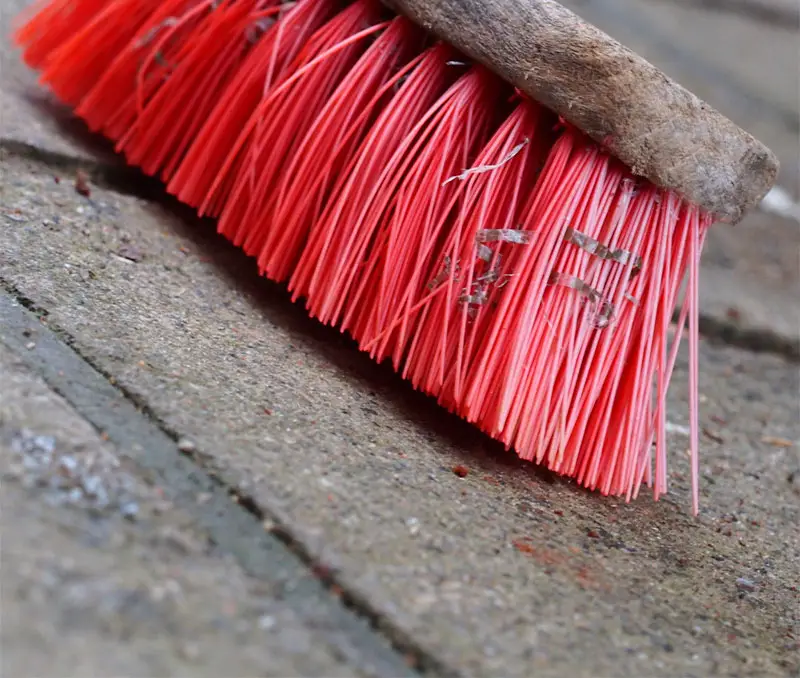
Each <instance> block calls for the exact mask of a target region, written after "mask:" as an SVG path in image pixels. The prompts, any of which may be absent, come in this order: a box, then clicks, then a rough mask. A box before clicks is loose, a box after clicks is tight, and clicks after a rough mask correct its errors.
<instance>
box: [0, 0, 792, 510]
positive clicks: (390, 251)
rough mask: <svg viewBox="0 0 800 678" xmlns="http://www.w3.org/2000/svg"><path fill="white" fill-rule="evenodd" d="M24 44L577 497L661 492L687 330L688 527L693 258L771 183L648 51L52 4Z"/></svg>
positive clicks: (514, 11)
mask: <svg viewBox="0 0 800 678" xmlns="http://www.w3.org/2000/svg"><path fill="white" fill-rule="evenodd" d="M14 37H15V40H16V42H17V44H18V45H20V46H22V48H23V58H24V59H25V61H26V62H27V64H29V65H30V66H31V67H32V68H34V69H37V70H38V71H40V74H41V82H42V83H44V84H45V85H46V86H48V87H49V88H50V89H51V90H52V91H53V92H54V93H55V95H56V96H57V97H58V98H60V99H61V100H62V101H63V102H65V103H66V104H68V105H69V106H71V107H73V108H74V110H75V112H76V114H77V115H78V116H80V117H81V118H82V119H83V120H84V121H85V122H86V123H87V124H88V126H89V127H90V128H91V129H92V130H94V131H96V132H99V133H102V134H103V135H105V136H106V137H108V138H109V139H111V140H112V141H113V142H114V143H115V145H116V149H117V151H118V152H120V153H122V154H124V156H125V158H126V159H127V161H128V162H129V163H130V164H132V165H136V166H138V167H140V168H141V169H142V170H143V171H144V172H146V173H147V174H149V175H154V176H158V177H160V178H161V179H162V180H163V182H164V183H165V184H166V186H167V190H168V191H169V192H170V193H171V194H173V195H175V196H177V197H178V198H179V199H180V200H181V201H183V202H185V203H187V204H189V205H191V206H193V207H194V208H196V209H197V211H198V212H199V213H200V214H201V215H209V216H213V217H216V218H218V228H219V231H220V233H222V234H223V235H224V236H225V237H227V238H228V239H230V240H231V241H232V242H233V243H234V244H236V245H237V246H239V247H241V248H242V249H243V250H244V251H245V252H246V253H247V254H248V255H250V256H252V257H254V258H255V259H256V260H257V262H258V266H259V269H260V271H261V272H262V274H264V275H266V276H268V277H269V278H271V279H273V280H276V281H283V282H286V283H287V284H288V288H289V290H290V291H291V293H292V296H293V299H295V300H296V299H300V298H302V299H304V300H305V303H306V306H307V309H308V311H309V313H310V314H311V315H312V316H314V317H316V318H318V319H319V320H320V321H321V322H323V323H327V324H332V325H336V326H338V327H339V328H340V329H341V331H343V332H345V331H346V332H348V333H349V334H351V335H352V336H353V337H354V338H355V340H356V341H357V342H358V345H359V346H360V348H361V349H362V350H364V351H367V352H369V354H370V355H371V356H372V357H373V358H374V359H375V360H376V361H384V360H390V361H391V363H392V365H393V366H394V368H395V369H396V370H397V371H398V372H400V373H401V374H402V375H403V377H405V378H406V379H408V380H410V381H411V383H412V384H413V386H414V387H415V388H417V389H420V390H422V391H424V392H425V393H427V394H430V395H432V396H434V397H435V398H436V399H437V400H438V402H439V403H440V404H441V405H443V406H444V407H446V408H447V409H449V410H450V411H452V412H455V413H457V414H458V415H460V416H461V417H463V418H465V419H467V420H468V421H470V422H473V423H474V424H475V425H476V426H477V427H479V428H480V429H482V430H483V431H485V432H486V433H488V434H489V435H491V436H492V437H494V438H495V439H497V440H499V441H502V443H504V444H505V445H506V447H508V448H513V449H514V450H515V451H516V452H517V454H518V455H519V456H520V457H522V458H523V459H526V460H531V461H534V462H536V463H539V464H544V465H546V466H547V467H548V468H550V469H552V470H553V471H555V472H556V473H559V474H563V475H566V476H569V477H572V478H574V479H575V480H576V481H577V482H579V483H580V484H582V485H583V486H586V487H588V488H591V489H597V490H599V491H600V492H602V493H603V494H606V495H609V494H611V495H617V496H624V497H625V499H626V500H628V501H629V500H631V499H632V498H635V497H636V496H637V495H638V493H639V491H640V489H641V487H642V484H643V483H644V484H646V485H647V486H648V487H651V488H652V491H653V495H654V497H655V498H656V499H658V497H659V496H660V495H662V494H663V493H664V492H666V491H667V445H666V394H667V388H668V385H669V381H670V376H671V374H672V371H673V367H674V365H675V361H676V356H677V351H678V346H679V343H680V338H681V336H682V335H683V333H684V329H685V327H686V325H687V323H688V335H689V387H690V393H689V409H690V429H691V448H690V449H691V470H692V508H693V511H694V513H697V510H698V485H697V475H698V390H697V389H698V385H697V380H698V265H699V264H698V260H699V257H700V251H701V248H702V244H703V240H704V238H705V234H706V232H707V229H708V228H709V227H710V226H711V225H712V223H714V222H716V221H727V222H730V223H735V222H737V221H739V220H740V219H741V217H742V215H743V214H744V213H745V212H746V211H747V210H748V209H749V208H751V207H753V206H754V205H755V204H756V203H757V202H758V201H760V199H761V198H762V197H763V196H764V195H765V193H766V192H767V191H768V190H769V188H770V187H771V186H772V183H773V181H774V179H775V176H776V174H777V169H778V167H777V160H776V159H775V157H774V155H773V154H772V153H771V152H770V151H769V150H768V149H766V148H765V147H764V146H762V145H761V144H760V143H759V142H758V141H756V140H755V139H754V138H753V137H751V136H750V135H749V134H747V133H746V132H744V131H742V130H740V129H739V128H738V127H736V126H735V125H734V124H733V123H731V122H730V121H728V120H727V119H725V118H724V117H722V116H721V115H720V114H719V113H717V112H716V111H714V110H713V109H711V108H710V107H709V106H708V105H707V104H705V103H703V102H702V101H700V100H699V99H697V98H696V97H695V96H694V95H692V94H691V93H690V92H688V91H686V90H685V89H683V88H682V87H681V86H679V85H678V84H676V83H674V82H673V81H671V80H670V79H668V78H667V77H666V76H664V75H663V74H662V73H661V72H659V71H658V70H657V69H656V68H654V67H653V66H652V65H650V64H649V63H647V62H646V61H645V60H643V59H642V58H640V57H639V56H637V55H636V54H634V53H633V52H631V51H629V50H628V49H626V48H625V47H623V46H621V45H620V44H618V43H617V42H615V41H614V40H612V39H611V38H609V37H608V36H607V35H605V34H603V33H602V32H600V31H599V30H597V29H596V28H594V27H593V26H591V25H589V24H587V23H585V22H583V21H582V20H581V19H580V18H578V17H577V16H575V15H574V14H572V13H571V12H569V11H568V10H566V9H564V8H563V7H562V6H560V5H559V4H557V3H556V2H553V1H552V0H536V1H534V0H388V1H387V2H386V3H385V4H381V3H380V2H378V0H349V1H348V0H297V1H296V2H294V1H292V2H281V1H280V0H43V1H42V0H40V2H38V3H37V4H36V5H34V7H33V8H32V10H30V12H29V13H27V14H26V15H24V17H23V21H22V22H21V23H20V24H19V26H18V28H17V30H16V33H15V36H14ZM687 275H688V284H687V286H686V294H685V295H684V296H683V300H682V301H680V289H681V286H682V284H683V281H684V280H685V278H686V277H687ZM675 315H677V320H676V321H675V322H674V323H673V319H674V317H675Z"/></svg>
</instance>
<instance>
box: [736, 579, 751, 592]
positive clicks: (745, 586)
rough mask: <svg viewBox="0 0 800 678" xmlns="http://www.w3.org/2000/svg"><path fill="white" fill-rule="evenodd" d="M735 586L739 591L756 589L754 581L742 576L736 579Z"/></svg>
mask: <svg viewBox="0 0 800 678" xmlns="http://www.w3.org/2000/svg"><path fill="white" fill-rule="evenodd" d="M736 588H737V589H739V590H740V591H755V590H756V583H755V582H754V581H753V580H752V579H745V578H744V577H739V578H738V579H737V580H736Z"/></svg>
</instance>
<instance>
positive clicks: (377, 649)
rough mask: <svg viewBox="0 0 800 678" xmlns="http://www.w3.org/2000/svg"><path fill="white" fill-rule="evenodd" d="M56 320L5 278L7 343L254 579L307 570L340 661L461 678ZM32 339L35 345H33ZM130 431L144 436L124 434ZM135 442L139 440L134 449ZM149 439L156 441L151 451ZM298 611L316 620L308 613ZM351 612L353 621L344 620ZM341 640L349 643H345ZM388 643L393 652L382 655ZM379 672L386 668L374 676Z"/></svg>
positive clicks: (1, 334) (2, 314)
mask: <svg viewBox="0 0 800 678" xmlns="http://www.w3.org/2000/svg"><path fill="white" fill-rule="evenodd" d="M48 315H49V313H48V311H47V309H45V308H42V307H39V306H38V305H37V304H36V303H35V302H34V301H33V300H31V299H29V298H28V297H26V296H25V295H23V294H22V293H20V292H19V291H18V290H17V289H15V288H14V286H13V285H11V284H10V283H8V282H7V281H5V280H4V279H3V278H2V277H0V341H2V342H3V343H4V344H6V345H7V346H8V347H9V348H10V349H11V350H12V351H13V352H14V353H15V355H17V356H18V357H19V359H20V360H21V361H22V362H23V363H24V364H25V365H26V366H27V367H28V368H29V369H31V370H32V371H33V372H34V373H36V374H38V375H39V376H40V377H41V378H42V379H43V380H44V381H45V383H46V384H47V385H48V387H49V388H51V389H52V390H53V391H54V392H55V393H57V394H58V395H59V396H61V397H62V398H64V399H65V400H66V401H67V402H68V403H69V404H70V406H71V407H73V409H74V410H75V411H76V412H77V413H78V414H79V415H80V416H81V417H83V418H84V419H85V420H86V421H87V422H89V423H90V424H91V425H92V427H93V428H94V429H95V430H97V431H98V433H100V434H105V435H107V436H108V438H109V440H110V441H111V442H112V443H114V444H116V445H117V446H118V447H119V448H120V450H121V451H123V452H125V453H126V455H127V456H128V458H129V459H130V460H131V461H132V462H134V463H135V464H137V465H138V466H139V467H140V468H142V469H143V470H148V471H152V472H154V473H155V474H156V475H157V476H158V477H159V479H160V480H161V481H162V485H163V489H164V491H165V492H166V493H168V494H170V493H171V494H172V495H173V496H171V497H168V498H169V499H170V500H174V501H175V503H176V504H179V505H183V508H185V509H186V510H188V511H189V512H190V513H191V514H192V516H193V517H194V518H195V519H196V520H197V521H198V524H199V525H200V526H201V527H203V529H205V530H206V532H207V533H208V534H209V537H210V538H211V539H212V540H213V542H214V544H215V545H216V546H217V547H218V548H220V549H221V550H222V551H224V552H228V553H231V554H232V555H233V556H234V558H235V559H236V561H237V562H238V563H239V564H240V566H241V567H242V568H243V569H244V570H245V571H246V572H248V573H249V574H250V575H251V576H254V577H255V578H259V579H264V578H274V577H275V576H276V575H275V574H274V572H275V571H276V570H280V568H275V566H274V563H273V562H272V561H274V560H275V559H276V558H277V559H279V560H280V561H281V562H282V564H283V566H284V569H286V567H287V563H288V566H289V567H290V566H291V564H292V561H294V562H295V564H296V565H295V567H302V568H303V569H304V570H305V571H306V572H307V573H308V575H309V577H310V578H311V579H312V580H313V583H316V585H317V586H318V587H319V589H320V592H321V594H322V595H324V602H325V603H326V605H327V606H328V608H330V609H327V610H326V614H327V616H333V617H334V619H333V620H332V622H333V623H332V624H331V625H330V628H332V629H336V633H335V634H334V635H335V637H334V638H332V639H331V638H328V640H330V645H331V650H332V651H334V653H335V654H338V655H339V658H340V659H343V660H345V661H346V662H347V663H349V664H350V665H351V666H355V667H356V668H358V669H361V670H366V671H367V673H371V674H372V675H375V676H376V678H384V677H385V676H391V678H400V677H401V676H408V678H413V676H420V675H430V676H442V677H443V678H458V676H459V672H458V671H456V670H455V669H453V668H452V667H449V666H447V665H445V664H444V663H443V662H442V661H441V660H440V659H438V658H437V657H436V656H435V655H434V654H433V653H432V652H431V651H429V650H427V649H425V648H423V647H421V646H420V644H419V643H418V642H417V641H416V640H415V639H414V638H413V637H411V635H410V634H409V633H408V632H406V631H405V630H403V629H401V628H398V627H397V626H395V625H394V624H393V623H392V621H391V620H390V619H389V617H388V615H387V614H385V613H384V612H383V611H381V610H380V609H378V608H377V607H376V606H375V605H374V604H373V603H372V602H371V601H370V600H369V599H368V597H367V596H366V595H364V594H362V593H361V592H358V591H354V590H353V589H352V588H351V587H349V586H348V585H347V584H346V583H344V582H343V581H342V580H341V578H340V577H339V576H337V574H336V572H335V571H333V570H332V569H330V568H329V567H328V566H327V565H326V564H325V563H324V562H321V561H320V560H319V559H318V558H316V557H315V556H314V555H313V554H312V553H311V550H310V549H309V548H307V547H306V545H305V544H304V543H303V542H302V540H301V539H300V538H299V537H297V536H296V535H295V534H294V532H293V530H292V528H291V526H290V525H289V524H288V522H287V521H286V520H285V519H284V518H282V517H281V516H279V515H278V514H277V513H276V512H274V511H270V510H269V508H268V507H264V506H262V505H261V504H259V503H258V502H257V501H256V500H255V499H254V498H253V497H252V496H250V495H249V494H247V493H246V492H242V491H240V490H239V489H238V488H237V487H236V485H235V483H231V482H229V481H228V480H227V479H226V478H225V477H224V475H221V474H220V473H219V472H218V471H216V470H215V469H213V468H211V466H212V464H210V463H208V462H209V461H210V460H211V459H213V458H212V457H210V456H208V457H206V455H204V454H202V452H200V453H193V454H184V453H181V452H180V451H179V450H178V447H177V442H178V440H179V438H180V437H182V436H180V434H179V433H178V432H177V431H176V430H174V429H173V428H172V427H170V426H169V425H167V424H166V422H164V421H162V420H161V419H160V418H159V417H158V416H157V414H156V413H155V412H153V411H152V409H151V408H150V407H149V405H148V404H147V402H146V401H145V400H144V399H143V398H141V397H140V396H138V395H137V394H135V393H131V392H130V391H129V390H128V389H126V388H125V387H124V386H122V385H120V384H119V383H116V382H114V381H112V380H113V379H114V377H113V375H111V374H108V373H107V372H106V371H105V370H103V369H102V368H100V367H99V366H98V365H96V364H95V363H94V361H92V360H91V359H90V358H88V357H87V356H85V355H84V354H82V353H81V351H80V349H79V348H78V347H77V345H76V342H75V339H74V338H73V337H72V336H71V335H70V334H69V333H67V332H66V331H64V330H63V329H61V328H59V327H57V326H55V327H54V326H51V325H50V323H47V324H44V323H43V322H42V319H43V318H46V317H47V316H48ZM25 330H33V331H35V335H34V336H30V337H26V336H25V335H24V334H23V332H24V331H25ZM31 342H32V343H34V344H36V346H35V347H33V348H29V346H30V343H31ZM86 400H88V401H89V402H88V403H87V402H85V401H86ZM115 422H116V423H115ZM126 425H127V426H126ZM131 426H132V427H133V428H134V429H136V430H135V431H133V432H132V433H130V432H126V430H125V429H126V428H128V427H131ZM131 439H133V440H136V441H138V442H133V443H132V442H131ZM147 439H149V440H150V443H151V444H149V445H148V444H146V440H147ZM137 448H138V449H137ZM132 449H133V450H135V452H133V453H132V452H131V450H132ZM172 467H174V469H176V470H173V468H172ZM180 485H184V486H185V487H183V488H182V487H180ZM197 494H211V495H212V499H211V500H209V501H207V502H205V503H204V504H203V505H202V506H198V504H197V502H196V501H194V499H195V498H196V496H197ZM212 514H213V516H214V517H213V518H212V517H210V516H211V515H212ZM231 523H234V529H231ZM281 551H282V552H281ZM265 565H266V567H265ZM313 583H312V584H309V586H307V588H308V589H309V590H308V591H304V592H300V593H298V594H296V597H297V599H298V600H297V603H298V607H299V606H302V604H303V602H304V601H307V600H308V598H309V597H314V596H315V595H316V596H317V597H319V595H320V593H319V592H315V591H314V587H313ZM285 599H286V600H287V601H288V602H289V603H291V602H292V601H293V600H294V597H292V595H291V594H287V595H286V596H285ZM298 612H299V613H300V614H301V616H303V617H304V618H306V619H307V618H308V615H306V614H305V613H303V612H302V610H298ZM347 615H351V616H352V617H353V618H354V619H351V620H348V619H345V618H344V617H346V616H347ZM311 621H312V623H314V622H315V623H316V625H320V626H322V627H323V628H328V625H326V624H324V622H323V623H322V624H319V622H320V620H319V619H316V618H311ZM361 627H363V628H361ZM342 634H343V635H344V637H341V638H340V637H339V636H342ZM370 635H371V636H373V637H372V638H370V637H369V636H370ZM354 636H356V637H355V638H354ZM381 640H383V641H385V643H386V645H388V646H389V647H387V648H384V643H382V642H381ZM336 641H339V643H338V646H337V642H336ZM354 646H355V651H356V653H357V654H358V655H359V656H362V655H364V654H366V655H367V657H366V659H367V660H369V661H371V662H372V663H371V664H368V665H367V666H366V667H365V666H359V665H358V663H357V662H355V661H354V659H353V648H354ZM362 664H363V661H362ZM373 665H377V666H379V667H381V670H380V671H378V672H377V673H376V672H375V670H374V669H373ZM387 670H389V671H390V672H391V673H388V674H387V673H386V671H387Z"/></svg>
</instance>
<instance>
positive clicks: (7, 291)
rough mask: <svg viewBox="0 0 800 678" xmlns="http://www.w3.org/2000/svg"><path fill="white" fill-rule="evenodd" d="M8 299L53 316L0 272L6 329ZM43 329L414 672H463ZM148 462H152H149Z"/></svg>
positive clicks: (67, 341) (67, 342)
mask: <svg viewBox="0 0 800 678" xmlns="http://www.w3.org/2000/svg"><path fill="white" fill-rule="evenodd" d="M3 297H5V298H6V303H5V304H3ZM9 305H17V306H20V307H22V309H24V310H25V311H27V312H28V314H30V315H33V316H35V318H36V320H39V321H42V320H47V318H48V316H49V313H48V311H47V309H45V308H42V307H40V306H39V305H37V304H36V303H35V302H34V301H33V300H32V299H30V298H28V297H27V296H25V295H24V294H22V293H21V292H20V291H19V290H18V289H16V288H15V286H14V285H12V284H11V283H9V282H8V281H6V280H5V279H3V278H2V276H0V321H2V322H0V327H3V328H4V329H6V330H7V331H11V330H12V329H13V324H14V323H13V322H11V321H9V318H8V315H9V314H8V312H7V309H6V311H5V312H4V308H3V307H4V306H6V307H8V306H9ZM32 320H33V319H32ZM38 331H39V334H40V335H42V334H50V335H51V336H52V338H53V340H54V341H56V342H58V343H59V344H61V345H63V346H65V350H67V351H70V352H72V353H73V354H74V355H75V356H76V358H77V359H78V360H80V362H81V363H83V364H84V365H86V366H88V368H90V369H91V371H92V372H94V373H95V375H96V376H95V378H96V379H98V380H100V379H102V381H103V382H105V383H107V384H110V385H111V386H112V387H113V389H114V390H115V391H116V392H117V394H118V395H119V396H121V398H122V399H124V400H125V401H127V402H128V403H129V405H132V406H133V408H135V410H136V412H137V413H138V414H139V415H140V416H141V417H142V418H143V419H145V420H146V422H147V423H149V424H150V425H151V426H153V427H155V428H156V429H158V432H160V433H161V434H162V435H164V436H166V437H167V438H169V440H170V441H172V442H173V443H174V444H175V448H174V449H175V453H176V455H179V456H180V457H181V458H182V459H185V460H186V461H187V463H189V464H191V466H193V467H194V469H195V470H194V471H193V475H200V476H201V477H202V483H201V484H203V485H206V486H210V487H213V488H216V489H217V490H218V491H220V492H223V493H224V494H225V495H226V496H227V498H228V501H229V502H230V505H229V506H228V507H227V508H226V511H231V510H233V511H237V510H238V511H240V512H242V513H245V514H247V516H249V518H250V519H251V521H252V522H253V523H256V524H258V525H260V526H261V527H262V529H263V532H264V534H265V535H266V536H269V537H272V538H274V539H275V540H276V541H278V542H280V543H281V544H282V545H283V546H284V547H285V548H286V549H287V550H288V551H289V552H290V553H291V554H292V555H293V556H294V557H295V558H296V559H297V560H298V561H299V562H300V563H301V564H302V565H303V566H305V567H306V568H307V569H308V570H309V572H310V573H312V574H313V576H314V578H315V579H316V580H317V581H318V582H319V583H320V584H321V586H322V587H323V588H324V589H325V590H326V592H327V593H328V594H330V595H331V597H332V598H333V599H336V600H338V601H339V602H340V603H341V605H342V606H343V607H344V608H345V609H346V610H348V611H349V612H351V613H352V614H353V615H355V616H356V617H357V618H359V619H361V620H362V621H363V622H365V623H366V624H367V625H368V626H369V628H371V629H372V630H373V631H374V632H375V633H377V634H378V635H379V636H382V637H383V638H385V639H386V641H388V643H389V645H390V646H391V648H392V650H393V651H394V652H395V653H397V655H398V656H399V657H401V658H402V662H403V663H405V664H406V665H407V666H408V667H409V670H410V671H411V672H412V674H413V675H424V676H437V677H439V676H441V677H442V678H458V676H460V674H459V672H458V671H456V670H455V669H453V668H452V667H449V666H447V665H445V664H444V663H443V662H442V661H441V660H439V659H438V658H437V657H436V656H434V655H433V654H432V653H430V652H429V651H428V650H426V649H424V648H422V647H420V646H419V644H418V643H417V642H416V641H415V640H414V639H413V638H412V637H411V636H410V634H408V633H407V632H406V631H404V630H402V629H400V628H397V627H396V626H395V625H394V624H392V622H391V621H390V620H389V619H388V618H387V617H386V615H385V614H384V613H383V612H381V611H380V610H378V609H376V607H375V606H374V605H373V604H372V602H371V601H370V600H369V599H368V597H367V596H365V595H362V594H360V593H359V592H357V591H353V590H352V588H350V587H348V586H347V585H346V584H345V583H344V582H343V581H342V580H341V578H340V577H339V576H338V574H337V571H336V568H334V567H330V566H329V565H327V564H326V563H324V562H322V561H321V560H320V559H319V558H317V557H315V556H314V555H313V554H312V552H311V550H310V549H309V548H308V547H307V546H306V545H305V544H304V543H303V541H302V540H301V539H300V538H298V536H297V535H296V534H295V531H294V530H292V528H291V526H290V525H289V523H288V521H287V520H286V519H285V518H284V517H282V516H280V515H279V514H278V513H276V512H274V511H271V510H269V509H268V508H265V507H264V506H262V505H261V504H259V503H258V502H257V501H256V500H255V499H254V498H253V497H252V496H250V495H249V494H248V493H246V492H244V491H242V490H241V489H239V488H238V487H237V486H236V483H233V482H230V480H229V479H226V478H225V474H224V472H220V471H219V470H217V469H215V468H214V467H213V466H214V465H213V457H212V456H210V455H207V454H204V453H203V452H202V451H201V450H198V449H196V448H194V446H191V448H189V447H183V449H181V447H182V446H181V445H180V441H181V439H182V437H183V436H182V435H181V434H180V433H179V432H178V431H176V430H175V429H173V428H172V427H170V426H169V425H167V424H166V423H165V422H164V421H162V420H161V419H160V418H159V417H158V416H157V415H156V413H155V412H154V411H153V410H152V409H151V408H150V406H149V405H148V403H147V402H146V401H145V400H144V399H143V398H142V397H141V396H139V395H138V394H136V393H133V392H131V391H130V390H129V389H127V388H125V387H124V386H123V385H121V384H119V383H118V382H117V381H116V379H115V378H114V376H113V375H112V374H110V373H108V372H107V371H106V370H104V369H102V368H101V367H100V366H99V365H97V364H96V362H95V361H93V360H92V359H91V358H90V357H88V356H86V355H85V354H84V353H83V352H82V351H81V350H80V348H79V346H78V345H77V342H76V341H75V339H74V337H72V336H71V335H70V334H69V333H67V332H65V331H64V330H63V329H62V328H59V327H58V326H56V325H55V324H54V323H52V322H51V321H47V322H46V325H42V326H41V327H40V328H39V330H38ZM10 348H11V349H12V350H15V349H17V348H19V347H15V346H14V345H13V342H12V344H11V345H10ZM20 355H22V357H23V358H26V357H27V356H26V354H25V353H24V352H21V353H20ZM32 367H33V368H34V369H35V370H36V367H35V365H32ZM36 371H37V372H39V373H40V376H41V377H42V378H43V379H44V380H45V382H47V383H48V386H50V388H52V389H53V390H54V391H55V392H56V393H58V394H59V395H60V396H61V397H63V398H65V399H66V400H67V401H68V402H69V403H70V404H71V405H72V406H73V407H74V408H75V409H76V410H77V411H78V412H79V413H80V414H81V415H82V416H84V417H85V418H86V420H87V421H88V422H89V423H90V424H91V425H92V426H93V427H94V428H95V429H96V430H97V431H98V432H99V433H101V434H106V435H109V438H110V439H111V440H112V441H114V436H113V435H111V434H110V433H109V431H107V430H104V429H103V427H101V426H98V423H97V421H96V420H95V419H94V418H93V417H91V416H89V415H87V413H85V412H84V411H83V409H82V408H81V405H80V403H79V402H75V400H74V399H73V398H71V397H70V395H71V394H70V393H69V392H68V391H67V390H66V389H63V388H59V386H58V385H57V384H55V383H52V381H51V379H49V378H48V375H47V374H46V373H42V371H41V370H36ZM98 398H102V396H98ZM144 466H145V468H147V464H146V463H145V464H144ZM215 536H216V535H215V534H214V533H213V531H212V532H211V534H210V537H211V538H212V539H214V538H215ZM216 545H217V546H218V547H219V548H221V549H222V550H229V549H228V548H226V547H225V545H224V544H220V543H219V542H216ZM253 548H258V545H257V544H256V545H254V546H253ZM233 555H234V556H235V557H236V559H237V560H239V561H240V562H241V560H242V558H241V554H240V553H237V552H234V553H233ZM242 565H243V566H245V569H248V568H247V567H246V565H245V563H242Z"/></svg>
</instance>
